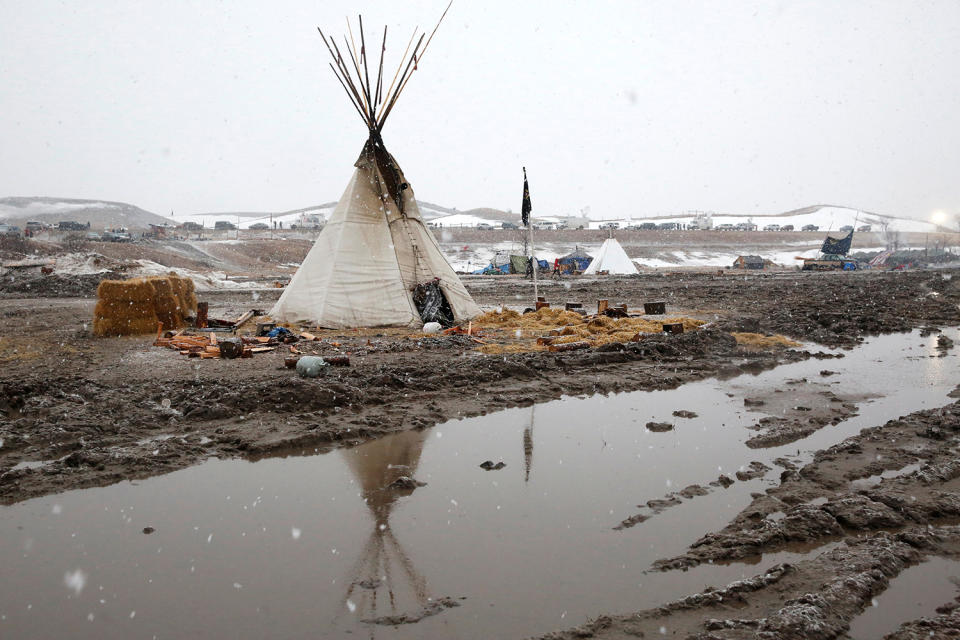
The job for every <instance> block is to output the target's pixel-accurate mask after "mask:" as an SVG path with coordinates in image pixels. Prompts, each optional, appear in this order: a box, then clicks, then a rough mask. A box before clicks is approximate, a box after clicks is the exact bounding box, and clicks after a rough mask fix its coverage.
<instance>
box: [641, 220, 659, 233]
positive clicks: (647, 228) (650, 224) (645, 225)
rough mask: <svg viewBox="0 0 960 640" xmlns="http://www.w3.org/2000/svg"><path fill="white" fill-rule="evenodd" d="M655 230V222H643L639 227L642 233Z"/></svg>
mask: <svg viewBox="0 0 960 640" xmlns="http://www.w3.org/2000/svg"><path fill="white" fill-rule="evenodd" d="M656 228H657V223H656V222H644V223H643V224H641V225H640V229H641V230H642V231H653V230H654V229H656Z"/></svg>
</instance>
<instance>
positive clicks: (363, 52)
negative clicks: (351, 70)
mask: <svg viewBox="0 0 960 640" xmlns="http://www.w3.org/2000/svg"><path fill="white" fill-rule="evenodd" d="M358 19H359V20H360V61H361V62H362V63H363V78H364V80H366V82H367V96H368V97H369V98H370V117H371V118H373V119H374V120H376V119H377V105H376V104H374V102H373V92H372V91H370V70H369V69H368V68H367V67H369V65H368V64H367V41H366V40H365V39H364V37H363V16H358Z"/></svg>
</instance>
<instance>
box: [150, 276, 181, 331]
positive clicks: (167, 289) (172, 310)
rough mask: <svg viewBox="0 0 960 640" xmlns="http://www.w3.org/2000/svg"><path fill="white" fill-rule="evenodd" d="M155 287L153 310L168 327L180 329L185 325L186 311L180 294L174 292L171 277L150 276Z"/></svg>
mask: <svg viewBox="0 0 960 640" xmlns="http://www.w3.org/2000/svg"><path fill="white" fill-rule="evenodd" d="M149 280H150V286H152V287H153V311H154V313H156V315H157V320H158V321H160V322H162V323H163V326H164V327H166V328H167V329H179V328H180V327H182V326H184V324H185V322H184V319H183V316H184V313H183V309H182V306H181V301H180V298H179V296H177V295H176V294H175V293H174V289H173V283H172V282H171V279H170V278H169V277H156V278H150V279H149Z"/></svg>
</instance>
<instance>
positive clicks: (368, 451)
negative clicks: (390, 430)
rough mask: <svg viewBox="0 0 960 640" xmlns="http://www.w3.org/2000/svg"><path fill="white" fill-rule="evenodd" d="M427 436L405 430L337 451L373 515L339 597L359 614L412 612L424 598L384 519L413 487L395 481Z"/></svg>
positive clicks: (413, 466) (421, 583) (410, 473)
mask: <svg viewBox="0 0 960 640" xmlns="http://www.w3.org/2000/svg"><path fill="white" fill-rule="evenodd" d="M426 436H427V434H426V432H425V431H404V432H402V433H397V434H394V435H390V436H386V437H384V438H380V439H378V440H374V441H372V442H369V443H367V444H364V445H361V446H359V447H355V448H353V449H345V450H343V452H342V453H343V456H344V458H345V459H346V461H347V465H348V466H349V467H350V471H352V472H353V476H354V478H356V480H357V482H358V483H359V485H360V493H361V495H362V496H363V499H364V502H366V504H367V508H369V509H370V513H371V514H372V515H373V532H372V533H371V534H370V537H369V538H367V542H366V544H365V545H364V546H363V550H362V551H361V553H360V555H359V556H358V558H357V561H356V562H355V563H354V565H353V568H352V570H351V572H350V576H349V578H348V585H349V586H348V588H347V593H346V596H345V597H344V602H343V605H344V607H349V608H350V610H351V611H354V610H356V613H357V614H358V617H359V618H360V619H361V620H365V621H376V620H383V619H386V618H392V617H395V616H402V615H404V614H405V613H416V612H419V611H420V610H422V609H423V607H424V606H425V605H426V604H427V602H428V600H429V595H428V593H427V581H426V580H425V579H424V577H423V576H421V575H420V574H419V573H418V572H417V570H416V568H415V567H414V566H413V563H412V562H411V561H410V558H409V557H408V556H407V554H406V551H404V549H403V547H402V546H401V545H400V543H399V542H398V541H397V538H396V536H394V535H393V531H392V530H391V528H390V522H389V519H390V512H391V511H392V510H393V506H394V504H395V503H396V501H397V500H398V499H399V498H401V497H403V496H408V495H410V494H411V493H413V491H414V487H413V486H397V485H394V483H395V482H397V480H399V479H401V478H404V477H405V478H410V479H412V478H413V477H414V473H415V472H416V470H417V465H418V464H419V462H420V453H421V451H423V445H424V442H425V440H426ZM401 482H403V481H401Z"/></svg>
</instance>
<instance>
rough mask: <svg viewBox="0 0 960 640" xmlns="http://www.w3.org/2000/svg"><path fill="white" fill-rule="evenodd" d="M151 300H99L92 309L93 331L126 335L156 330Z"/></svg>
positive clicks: (100, 333) (107, 334) (101, 333)
mask: <svg viewBox="0 0 960 640" xmlns="http://www.w3.org/2000/svg"><path fill="white" fill-rule="evenodd" d="M158 322H159V320H157V314H156V312H155V311H154V310H153V302H152V301H142V300H99V301H97V306H96V307H95V308H94V311H93V333H94V335H98V336H128V335H139V334H144V333H153V332H155V331H156V330H157V323H158Z"/></svg>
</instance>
